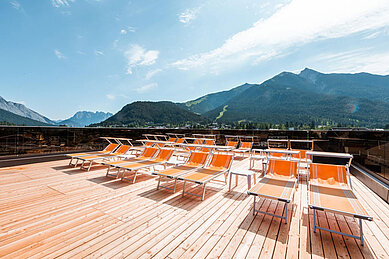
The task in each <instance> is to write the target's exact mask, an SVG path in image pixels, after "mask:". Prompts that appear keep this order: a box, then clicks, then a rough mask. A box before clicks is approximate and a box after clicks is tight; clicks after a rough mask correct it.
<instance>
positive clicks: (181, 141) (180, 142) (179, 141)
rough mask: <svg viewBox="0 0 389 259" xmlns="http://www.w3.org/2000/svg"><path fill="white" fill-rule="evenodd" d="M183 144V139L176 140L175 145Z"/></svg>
mask: <svg viewBox="0 0 389 259" xmlns="http://www.w3.org/2000/svg"><path fill="white" fill-rule="evenodd" d="M184 142H185V139H183V138H178V139H177V141H176V143H177V144H182V143H184Z"/></svg>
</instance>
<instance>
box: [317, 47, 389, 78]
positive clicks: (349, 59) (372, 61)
mask: <svg viewBox="0 0 389 259" xmlns="http://www.w3.org/2000/svg"><path fill="white" fill-rule="evenodd" d="M313 61H315V62H317V63H318V64H320V65H323V64H324V66H326V67H328V68H329V69H326V72H339V71H343V72H348V73H357V72H368V73H373V74H389V67H388V65H387V64H389V52H374V50H373V49H371V48H361V49H357V50H353V51H345V52H339V53H324V54H321V55H318V56H316V57H315V58H314V59H313Z"/></svg>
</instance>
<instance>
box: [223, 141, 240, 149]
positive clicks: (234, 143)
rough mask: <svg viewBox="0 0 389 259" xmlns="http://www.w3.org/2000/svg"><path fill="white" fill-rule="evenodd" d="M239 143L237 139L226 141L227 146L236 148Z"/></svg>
mask: <svg viewBox="0 0 389 259" xmlns="http://www.w3.org/2000/svg"><path fill="white" fill-rule="evenodd" d="M237 145H238V142H237V141H227V143H226V146H227V147H233V148H236V146H237Z"/></svg>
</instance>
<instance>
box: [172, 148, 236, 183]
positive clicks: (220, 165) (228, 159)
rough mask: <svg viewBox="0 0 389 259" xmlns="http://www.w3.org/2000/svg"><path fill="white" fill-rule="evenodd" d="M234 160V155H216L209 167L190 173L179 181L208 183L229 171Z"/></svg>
mask: <svg viewBox="0 0 389 259" xmlns="http://www.w3.org/2000/svg"><path fill="white" fill-rule="evenodd" d="M232 160H233V156H232V155H226V154H214V155H213V156H212V159H211V162H210V163H209V166H208V167H206V168H200V169H197V170H195V171H193V172H189V173H187V174H185V175H183V176H182V177H179V178H178V179H179V180H188V181H193V182H206V181H208V180H211V179H213V178H215V177H216V176H218V175H220V174H222V173H224V172H226V171H228V170H229V168H230V165H231V163H232Z"/></svg>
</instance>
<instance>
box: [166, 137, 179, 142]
mask: <svg viewBox="0 0 389 259" xmlns="http://www.w3.org/2000/svg"><path fill="white" fill-rule="evenodd" d="M176 140H177V138H169V139H168V140H167V141H168V142H176Z"/></svg>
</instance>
